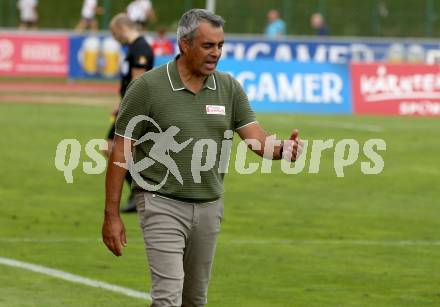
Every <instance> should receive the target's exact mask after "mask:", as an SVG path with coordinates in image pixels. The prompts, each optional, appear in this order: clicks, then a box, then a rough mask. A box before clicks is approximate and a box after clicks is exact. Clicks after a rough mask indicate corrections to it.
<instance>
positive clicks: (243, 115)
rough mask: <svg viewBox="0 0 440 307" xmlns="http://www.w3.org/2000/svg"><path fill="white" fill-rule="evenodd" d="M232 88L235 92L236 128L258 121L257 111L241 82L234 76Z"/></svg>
mask: <svg viewBox="0 0 440 307" xmlns="http://www.w3.org/2000/svg"><path fill="white" fill-rule="evenodd" d="M231 78H232V77H231ZM232 90H233V93H234V96H233V100H234V101H233V103H234V114H233V118H234V129H239V128H241V127H243V126H246V125H247V124H250V123H252V122H256V121H257V120H256V117H255V113H254V111H253V110H252V108H251V106H250V104H249V99H248V97H247V95H246V93H245V92H244V90H243V88H242V87H241V85H240V83H238V81H237V80H235V79H234V78H232Z"/></svg>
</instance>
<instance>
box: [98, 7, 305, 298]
mask: <svg viewBox="0 0 440 307" xmlns="http://www.w3.org/2000/svg"><path fill="white" fill-rule="evenodd" d="M223 25H224V20H223V19H222V18H221V17H220V16H217V15H214V14H212V13H210V12H209V11H206V10H202V9H193V10H190V11H188V12H186V13H185V14H184V15H183V16H182V18H181V19H180V21H179V25H178V29H177V40H178V44H179V49H180V55H179V56H178V57H176V59H175V60H174V61H172V62H169V63H168V64H166V65H163V66H161V67H159V68H157V69H154V70H152V71H149V72H148V73H145V74H144V75H143V76H142V77H140V78H138V79H137V80H136V81H134V82H133V83H132V84H131V86H130V87H129V89H128V91H127V93H126V95H125V96H124V99H123V102H122V105H121V108H120V112H119V115H118V118H117V121H116V136H115V139H114V143H113V150H112V151H111V156H110V158H109V164H108V169H107V177H106V204H105V217H104V225H103V229H102V233H103V240H104V243H105V244H106V245H107V247H108V248H109V249H110V250H111V251H112V252H113V253H114V254H115V255H116V256H120V255H121V254H122V248H123V247H124V246H125V245H126V238H125V229H124V225H123V223H122V220H121V218H120V216H119V202H120V197H121V188H122V184H123V179H124V176H125V173H126V169H127V168H128V167H127V164H131V167H130V172H131V174H132V176H133V179H134V182H133V185H132V188H133V190H134V191H135V192H136V202H137V209H138V213H139V221H140V226H141V229H142V232H143V236H144V241H145V247H146V251H147V255H148V260H149V266H150V271H151V276H152V290H151V297H152V299H153V305H152V306H181V305H182V306H204V305H205V304H206V302H207V300H206V297H207V289H208V281H209V277H210V272H211V266H212V261H213V257H214V253H215V246H216V238H217V235H218V233H219V231H220V222H221V219H222V217H223V200H222V195H223V176H224V173H225V168H226V165H227V163H225V161H227V160H228V159H229V147H228V146H227V145H225V144H230V140H231V139H232V135H233V131H236V132H237V133H238V134H239V135H240V137H241V138H242V139H245V140H256V141H257V142H258V143H259V144H260V146H252V150H253V151H255V152H256V153H257V154H259V155H260V156H263V155H264V156H265V157H269V158H272V159H281V157H284V158H288V159H292V160H295V159H296V157H297V154H299V153H300V151H301V146H302V145H301V141H300V139H299V138H298V135H297V134H295V135H293V136H292V138H291V141H290V142H286V144H284V145H283V143H282V141H276V140H271V139H269V138H268V135H267V133H266V132H265V131H264V130H263V129H262V127H261V126H260V125H259V124H258V123H257V121H256V119H255V114H254V113H253V111H252V110H251V108H250V106H249V102H248V99H247V97H246V94H245V93H244V91H243V89H242V88H241V86H240V84H239V83H238V82H237V81H236V80H235V79H233V78H232V77H231V76H230V75H228V74H225V73H220V72H217V71H216V70H215V69H216V66H217V62H218V61H219V59H220V56H221V50H222V46H223V42H224V33H223ZM269 140H270V141H269ZM124 143H125V144H127V143H128V144H129V146H128V149H132V150H133V158H132V156H131V153H130V154H128V155H127V154H126V151H127V150H126V149H127V146H126V147H124ZM251 143H252V142H249V144H251ZM267 146H270V148H271V149H272V150H271V152H270V153H269V156H268V151H267V150H266V151H265V148H266V147H267ZM283 151H284V153H283ZM290 157H291V158H290Z"/></svg>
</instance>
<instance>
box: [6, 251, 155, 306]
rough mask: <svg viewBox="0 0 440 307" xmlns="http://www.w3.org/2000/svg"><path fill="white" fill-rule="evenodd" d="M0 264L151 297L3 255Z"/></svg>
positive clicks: (149, 298) (144, 297) (146, 298)
mask: <svg viewBox="0 0 440 307" xmlns="http://www.w3.org/2000/svg"><path fill="white" fill-rule="evenodd" d="M0 265H6V266H10V267H15V268H20V269H24V270H28V271H32V272H36V273H40V274H44V275H48V276H51V277H55V278H59V279H63V280H66V281H69V282H73V283H77V284H82V285H86V286H90V287H95V288H101V289H105V290H108V291H113V292H116V293H119V294H123V295H126V296H130V297H134V298H140V299H143V300H148V301H151V297H150V295H149V294H148V293H144V292H139V291H135V290H132V289H128V288H124V287H120V286H116V285H112V284H108V283H105V282H102V281H98V280H93V279H90V278H86V277H82V276H78V275H74V274H70V273H67V272H64V271H60V270H55V269H51V268H47V267H44V266H41V265H36V264H31V263H26V262H22V261H17V260H13V259H8V258H3V257H0Z"/></svg>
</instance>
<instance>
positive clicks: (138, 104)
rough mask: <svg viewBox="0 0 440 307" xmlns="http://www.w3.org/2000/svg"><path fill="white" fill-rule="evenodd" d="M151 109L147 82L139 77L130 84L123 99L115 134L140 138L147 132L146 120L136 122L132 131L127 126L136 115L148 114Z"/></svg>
mask: <svg viewBox="0 0 440 307" xmlns="http://www.w3.org/2000/svg"><path fill="white" fill-rule="evenodd" d="M149 111H150V104H149V103H148V89H147V83H146V81H145V79H144V78H143V77H139V78H137V79H136V80H134V81H132V82H131V83H130V84H129V85H128V88H127V92H126V93H125V95H124V98H123V99H122V102H121V105H120V107H119V112H118V117H117V119H116V124H115V126H116V132H115V134H116V135H119V136H122V137H125V138H129V139H133V140H138V139H140V138H141V137H142V136H143V135H144V134H145V130H146V128H145V121H143V122H140V123H138V124H136V126H135V127H134V130H133V131H132V133H130V131H128V129H127V127H128V125H129V123H130V121H131V120H132V119H133V118H134V117H135V116H138V115H144V116H148V115H149ZM142 123H144V124H142Z"/></svg>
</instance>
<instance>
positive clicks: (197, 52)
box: [182, 22, 225, 76]
mask: <svg viewBox="0 0 440 307" xmlns="http://www.w3.org/2000/svg"><path fill="white" fill-rule="evenodd" d="M224 40H225V35H224V33H223V28H221V27H218V28H217V27H214V26H212V25H211V24H210V23H208V22H201V23H200V24H199V27H198V28H197V30H196V34H195V37H194V38H193V40H192V42H191V43H189V42H188V41H184V42H183V43H182V49H183V52H184V53H185V57H186V59H187V63H188V66H189V67H188V68H189V69H190V70H191V71H192V72H193V73H194V74H196V75H201V76H209V75H211V74H212V73H213V72H214V71H215V68H216V67H217V63H218V61H219V59H220V56H221V54H222V47H223V43H224Z"/></svg>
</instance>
